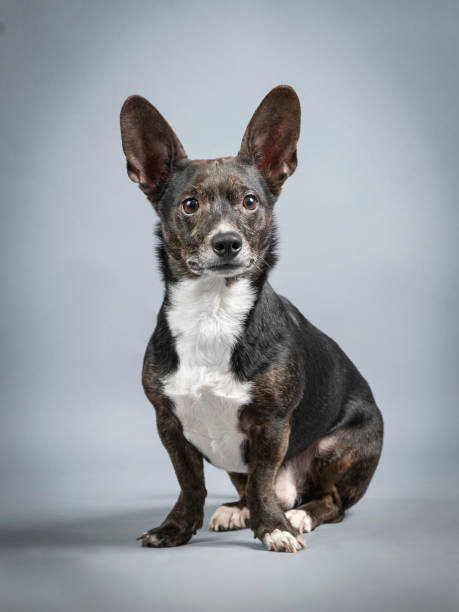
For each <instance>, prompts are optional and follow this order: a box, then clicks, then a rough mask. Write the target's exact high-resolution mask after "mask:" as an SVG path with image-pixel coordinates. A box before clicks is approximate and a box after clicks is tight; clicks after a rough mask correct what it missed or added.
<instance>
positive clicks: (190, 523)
mask: <svg viewBox="0 0 459 612" xmlns="http://www.w3.org/2000/svg"><path fill="white" fill-rule="evenodd" d="M155 407H156V422H157V426H158V433H159V436H160V438H161V441H162V443H163V445H164V446H165V448H166V450H167V452H168V453H169V456H170V458H171V461H172V464H173V466H174V470H175V473H176V475H177V479H178V481H179V484H180V487H181V489H182V490H181V492H180V495H179V498H178V500H177V502H176V504H175V506H174V507H173V508H172V510H171V511H170V512H169V514H168V515H167V517H166V518H165V520H164V521H163V522H162V524H161V525H160V526H159V527H154V528H153V529H150V530H149V531H146V532H145V533H143V534H142V535H140V536H139V537H138V538H137V539H138V540H141V542H142V546H150V547H154V548H157V547H163V546H180V545H181V544H186V543H187V542H188V540H190V538H191V536H192V535H193V534H195V533H196V530H197V529H199V528H200V527H202V521H203V518H204V500H205V497H206V494H207V492H206V489H205V486H204V466H203V460H202V455H201V454H200V453H199V452H198V451H197V450H196V449H195V448H194V447H193V446H192V445H191V444H190V443H189V442H188V441H187V440H186V439H185V437H184V435H183V431H182V425H181V423H180V421H179V420H178V418H177V417H176V416H175V414H174V413H173V411H172V408H171V406H170V404H169V402H168V401H164V402H161V403H160V404H159V403H158V402H156V406H155Z"/></svg>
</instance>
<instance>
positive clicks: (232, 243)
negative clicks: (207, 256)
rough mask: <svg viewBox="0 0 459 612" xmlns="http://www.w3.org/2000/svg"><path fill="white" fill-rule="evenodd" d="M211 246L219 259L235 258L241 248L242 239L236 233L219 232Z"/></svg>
mask: <svg viewBox="0 0 459 612" xmlns="http://www.w3.org/2000/svg"><path fill="white" fill-rule="evenodd" d="M211 245H212V248H213V250H214V251H215V253H217V255H218V256H219V257H236V255H237V254H238V253H239V251H240V250H241V248H242V239H241V237H240V236H239V235H238V234H236V232H219V233H218V234H215V236H214V237H213V238H212V241H211Z"/></svg>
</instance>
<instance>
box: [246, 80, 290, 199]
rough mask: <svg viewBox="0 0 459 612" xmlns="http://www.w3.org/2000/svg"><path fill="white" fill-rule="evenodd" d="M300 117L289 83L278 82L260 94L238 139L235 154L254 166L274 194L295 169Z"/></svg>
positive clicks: (276, 193)
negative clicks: (239, 139) (263, 95)
mask: <svg viewBox="0 0 459 612" xmlns="http://www.w3.org/2000/svg"><path fill="white" fill-rule="evenodd" d="M300 120H301V108H300V101H299V99H298V96H297V95H296V93H295V91H294V90H293V89H292V88H291V87H288V86H287V85H279V87H275V88H274V89H272V90H271V91H270V92H269V93H268V94H267V95H266V96H265V97H264V98H263V100H262V102H261V104H260V106H259V107H258V108H257V110H256V111H255V113H254V115H253V117H252V119H251V120H250V123H249V125H248V126H247V129H246V131H245V134H244V137H243V139H242V143H241V149H240V151H239V157H242V158H244V159H247V160H248V161H250V162H251V163H253V164H255V165H256V166H257V168H258V170H259V171H260V172H261V174H262V175H263V176H264V177H265V179H266V181H267V183H268V185H269V187H270V189H271V191H272V192H273V193H274V194H275V195H278V193H279V192H280V190H281V187H282V185H283V183H284V181H285V180H286V179H287V177H289V176H291V175H292V174H293V173H294V172H295V168H296V165H297V157H296V143H297V142H298V138H299V136H300Z"/></svg>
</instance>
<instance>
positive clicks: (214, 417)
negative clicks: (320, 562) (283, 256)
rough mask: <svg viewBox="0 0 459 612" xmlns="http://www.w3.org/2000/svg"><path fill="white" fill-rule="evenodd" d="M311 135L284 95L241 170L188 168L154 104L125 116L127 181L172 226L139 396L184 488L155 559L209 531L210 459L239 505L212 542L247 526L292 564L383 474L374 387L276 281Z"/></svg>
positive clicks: (154, 537) (136, 105)
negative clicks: (284, 195)
mask: <svg viewBox="0 0 459 612" xmlns="http://www.w3.org/2000/svg"><path fill="white" fill-rule="evenodd" d="M299 132H300V104H299V100H298V97H297V95H296V93H295V92H294V91H293V89H291V88H290V87H286V86H280V87H276V88H275V89H273V90H272V91H271V92H270V93H269V94H268V95H267V96H266V97H265V98H264V100H263V101H262V103H261V104H260V106H259V107H258V109H257V110H256V112H255V114H254V116H253V117H252V120H251V121H250V123H249V126H248V127H247V130H246V132H245V134H244V137H243V139H242V144H241V150H240V151H239V153H238V155H237V156H236V157H225V158H220V159H212V160H193V161H191V160H189V159H188V158H187V156H186V153H185V151H184V149H183V147H182V145H181V143H180V141H179V140H178V138H177V137H176V135H175V134H174V132H173V130H172V129H171V127H170V126H169V124H168V123H167V122H166V121H165V119H164V118H163V117H162V115H161V114H160V113H159V112H158V111H157V110H156V109H155V108H154V107H153V106H152V105H151V104H150V103H149V102H148V101H147V100H145V99H144V98H142V97H140V96H131V97H129V98H128V99H127V100H126V102H125V103H124V105H123V108H122V110H121V135H122V141H123V150H124V153H125V155H126V158H127V171H128V175H129V177H130V178H131V179H132V180H133V181H134V182H136V183H138V184H139V186H140V188H141V189H142V191H143V192H144V193H145V194H146V195H147V197H148V199H149V200H150V202H151V203H152V204H153V206H154V208H155V210H156V212H157V213H158V215H159V218H160V223H159V225H158V229H157V235H158V238H159V248H158V255H159V261H160V263H161V269H162V274H163V278H164V282H165V287H166V291H165V297H164V302H163V305H162V307H161V310H160V312H159V315H158V322H157V326H156V329H155V331H154V333H153V336H152V338H151V340H150V342H149V344H148V347H147V351H146V355H145V361H144V368H143V386H144V389H145V393H146V395H147V397H148V399H149V400H150V401H151V403H152V404H153V405H154V407H155V409H156V417H157V425H158V431H159V435H160V438H161V441H162V443H163V444H164V446H165V447H166V449H167V451H168V453H169V455H170V458H171V460H172V463H173V465H174V469H175V472H176V474H177V478H178V480H179V483H180V487H181V493H180V496H179V498H178V500H177V503H176V504H175V506H174V507H173V509H172V510H171V512H170V513H169V515H168V516H167V517H166V519H165V520H164V522H163V523H162V524H161V525H160V526H159V527H156V528H153V529H150V531H147V532H146V533H144V534H142V535H141V536H140V537H139V538H138V539H140V540H141V541H142V545H143V546H151V547H158V546H178V545H180V544H185V543H186V542H188V540H189V539H190V538H191V536H192V534H194V533H196V530H197V529H199V528H200V527H201V526H202V521H203V508H204V500H205V496H206V489H205V486H204V471H203V459H206V460H207V461H209V462H210V463H212V464H213V465H215V466H217V467H220V468H222V469H224V470H226V471H227V472H228V473H229V476H230V478H231V480H232V482H233V483H234V485H235V487H236V489H237V492H238V494H239V497H240V499H239V501H237V502H233V503H230V504H225V505H223V506H220V508H218V510H217V511H216V512H215V513H214V515H213V516H212V518H211V521H210V525H209V529H212V530H214V531H225V530H229V529H240V528H243V527H246V526H247V525H250V527H251V528H252V529H253V531H254V534H255V537H257V538H259V539H260V540H261V541H262V542H263V543H264V545H265V547H266V548H267V549H268V550H275V551H288V552H295V551H297V550H300V549H301V548H303V547H304V545H305V544H304V542H303V540H302V539H301V538H300V537H299V534H300V533H303V532H307V531H311V530H312V529H314V528H315V527H317V526H318V525H320V524H321V523H324V522H338V521H341V520H342V519H343V516H344V511H345V510H346V509H347V508H349V506H352V505H353V504H355V503H356V502H357V501H358V500H359V499H360V498H361V497H362V495H363V494H364V492H365V490H366V488H367V487H368V484H369V482H370V480H371V478H372V476H373V473H374V471H375V469H376V466H377V464H378V460H379V456H380V453H381V447H382V440H383V422H382V417H381V414H380V412H379V410H378V408H377V406H376V404H375V401H374V399H373V395H372V393H371V391H370V388H369V387H368V384H367V383H366V381H365V380H364V379H363V378H362V376H361V375H360V373H359V372H358V371H357V369H356V367H355V366H354V365H353V364H352V363H351V361H350V360H349V359H348V358H347V357H346V355H345V354H344V353H343V352H342V351H341V349H340V348H339V347H338V346H337V344H336V343H335V342H334V341H333V340H331V339H330V338H329V337H328V336H326V335H325V334H323V333H322V332H320V331H319V330H318V329H316V328H315V327H314V326H313V325H312V324H311V323H309V321H307V320H306V319H305V318H304V317H303V315H302V314H301V313H300V312H299V311H298V310H297V309H296V308H295V306H293V305H292V304H291V303H290V302H289V301H288V300H287V299H285V298H283V297H281V296H279V295H277V294H276V293H275V292H274V291H273V289H272V287H271V286H270V284H269V283H268V281H267V276H268V272H269V270H270V268H271V267H272V266H273V265H274V263H275V261H276V255H275V245H276V238H275V227H274V224H273V208H274V203H275V201H276V199H277V197H278V196H279V193H280V191H281V187H282V184H283V183H284V181H285V179H286V178H287V177H288V176H290V175H291V174H293V172H294V171H295V168H296V165H297V157H296V144H297V141H298V137H299Z"/></svg>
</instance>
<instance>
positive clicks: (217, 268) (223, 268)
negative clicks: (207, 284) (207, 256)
mask: <svg viewBox="0 0 459 612" xmlns="http://www.w3.org/2000/svg"><path fill="white" fill-rule="evenodd" d="M254 261H255V260H254V259H251V260H250V261H249V263H248V264H246V263H241V262H239V263H237V262H222V263H215V264H209V265H206V266H201V265H199V264H198V262H197V261H194V260H191V259H190V260H188V262H187V264H188V267H189V269H190V270H191V272H193V274H196V275H198V276H201V275H202V274H209V273H210V274H217V275H219V276H236V275H238V274H243V273H244V272H247V271H248V270H250V268H251V267H252V266H253V264H254Z"/></svg>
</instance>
